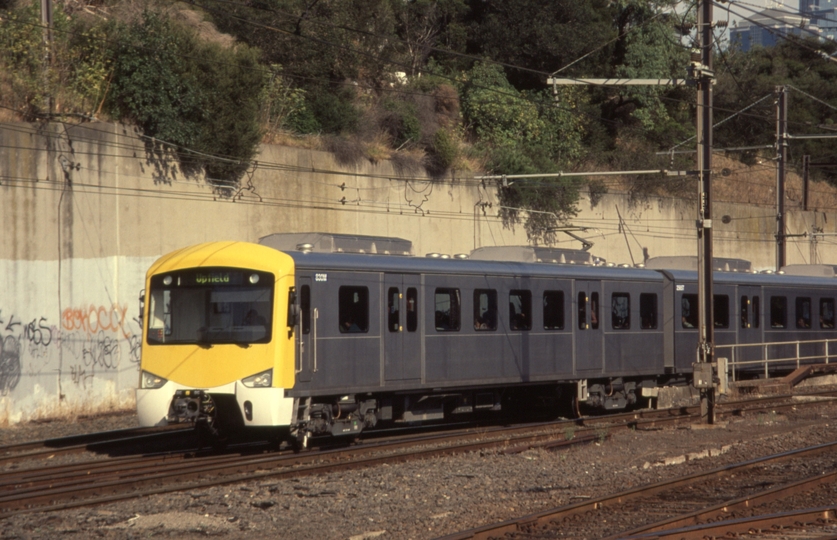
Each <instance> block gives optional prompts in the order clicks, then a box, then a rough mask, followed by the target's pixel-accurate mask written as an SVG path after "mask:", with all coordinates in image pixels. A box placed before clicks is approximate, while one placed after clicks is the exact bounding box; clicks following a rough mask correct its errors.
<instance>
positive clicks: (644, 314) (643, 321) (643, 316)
mask: <svg viewBox="0 0 837 540" xmlns="http://www.w3.org/2000/svg"><path fill="white" fill-rule="evenodd" d="M639 323H640V326H641V328H642V329H643V330H653V329H655V328H657V295H656V294H654V293H642V294H640V295H639Z"/></svg>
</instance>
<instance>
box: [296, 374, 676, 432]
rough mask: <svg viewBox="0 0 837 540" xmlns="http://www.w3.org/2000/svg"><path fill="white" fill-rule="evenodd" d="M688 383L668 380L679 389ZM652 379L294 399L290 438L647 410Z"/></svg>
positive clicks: (653, 388)
mask: <svg viewBox="0 0 837 540" xmlns="http://www.w3.org/2000/svg"><path fill="white" fill-rule="evenodd" d="M685 383H686V380H685V379H682V380H679V379H677V380H669V381H667V384H675V385H682V384H685ZM658 389H659V386H658V381H657V380H655V379H630V380H629V379H623V378H613V379H608V380H606V381H602V380H595V381H588V380H580V381H576V382H573V383H561V384H558V383H556V384H548V385H531V386H519V387H512V388H508V387H505V388H481V389H471V390H458V391H450V392H437V393H432V394H426V393H404V394H398V393H387V394H363V395H360V394H358V395H346V396H340V397H334V396H331V397H326V396H316V397H304V398H297V399H296V400H295V407H294V411H295V415H294V417H293V419H292V422H291V429H290V437H291V440H292V441H294V443H295V444H296V445H297V446H298V447H301V448H305V447H306V446H307V445H308V443H309V441H310V440H311V439H312V438H321V437H357V436H358V435H360V433H361V432H363V431H364V430H371V429H375V428H387V427H398V426H405V427H406V426H417V425H429V424H444V423H451V422H457V421H469V420H470V421H480V420H483V421H513V420H516V421H532V420H547V419H553V418H556V417H559V416H564V417H574V416H579V415H581V414H596V413H602V412H607V411H614V410H625V409H630V408H635V407H643V406H649V404H650V399H651V398H654V397H656V395H657V390H658Z"/></svg>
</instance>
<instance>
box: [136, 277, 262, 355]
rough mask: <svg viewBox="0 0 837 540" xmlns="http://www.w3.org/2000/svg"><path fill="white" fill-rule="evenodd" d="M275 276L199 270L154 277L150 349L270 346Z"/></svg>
mask: <svg viewBox="0 0 837 540" xmlns="http://www.w3.org/2000/svg"><path fill="white" fill-rule="evenodd" d="M273 283H274V276H273V274H270V273H268V272H256V271H252V270H241V269H238V268H198V269H189V270H179V271H176V272H168V273H163V274H159V275H156V276H152V278H151V287H150V292H149V311H148V336H147V342H148V344H149V345H161V344H184V345H185V344H193V345H194V344H197V345H202V346H211V345H214V344H223V343H237V344H249V343H268V342H269V341H270V338H271V327H272V319H273Z"/></svg>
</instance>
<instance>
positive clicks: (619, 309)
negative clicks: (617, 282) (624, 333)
mask: <svg viewBox="0 0 837 540" xmlns="http://www.w3.org/2000/svg"><path fill="white" fill-rule="evenodd" d="M610 324H611V326H612V327H613V329H614V330H627V329H629V328H630V327H631V296H630V295H629V294H628V293H613V294H612V295H610Z"/></svg>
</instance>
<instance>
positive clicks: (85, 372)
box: [0, 304, 142, 396]
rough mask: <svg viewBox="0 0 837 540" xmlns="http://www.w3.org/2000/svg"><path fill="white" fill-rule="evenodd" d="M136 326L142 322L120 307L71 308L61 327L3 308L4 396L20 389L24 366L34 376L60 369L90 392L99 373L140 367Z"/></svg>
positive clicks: (0, 359) (0, 385)
mask: <svg viewBox="0 0 837 540" xmlns="http://www.w3.org/2000/svg"><path fill="white" fill-rule="evenodd" d="M134 328H137V329H138V328H141V324H140V321H139V319H136V318H134V319H129V318H128V308H127V306H125V305H120V304H113V305H110V306H108V305H95V304H91V305H88V306H87V307H74V308H67V309H65V310H64V311H63V313H62V314H61V321H60V326H56V325H54V324H50V321H49V319H48V317H45V316H38V317H33V318H31V319H30V318H23V317H21V316H19V315H17V314H14V313H9V314H7V313H6V312H4V310H3V309H2V308H0V396H6V395H9V394H10V393H11V392H12V391H13V390H14V389H15V388H16V387H17V386H18V384H19V383H20V379H21V373H23V369H24V368H25V371H26V372H27V373H31V374H33V375H37V374H40V373H43V372H45V371H51V370H54V369H57V370H58V371H59V375H60V376H63V377H67V376H68V377H69V379H70V380H71V382H72V383H73V384H75V385H77V386H79V387H81V388H84V389H86V388H87V387H88V386H89V385H90V384H91V381H92V379H93V377H94V376H95V374H96V373H97V372H106V371H110V370H115V369H117V368H118V367H119V366H120V364H124V363H125V362H126V361H127V362H129V363H130V364H134V365H137V364H139V361H140V353H141V346H142V341H141V338H140V331H139V330H137V331H134ZM62 355H63V356H62ZM59 357H60V358H63V359H64V362H63V366H64V368H63V369H62V368H61V365H62V362H59V361H58V358H59ZM67 366H69V371H67ZM62 371H63V373H62Z"/></svg>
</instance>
